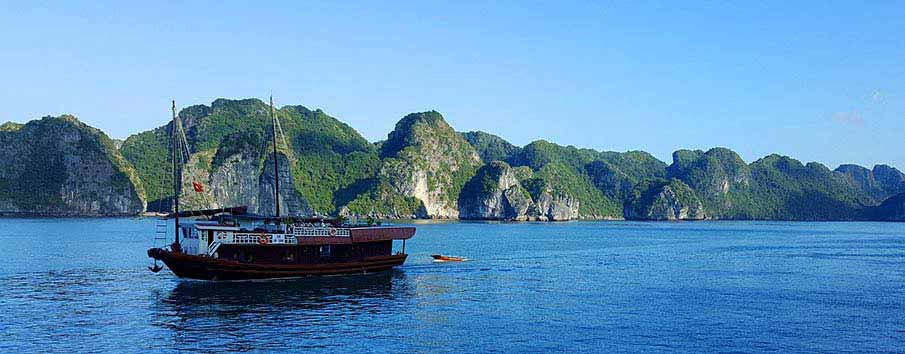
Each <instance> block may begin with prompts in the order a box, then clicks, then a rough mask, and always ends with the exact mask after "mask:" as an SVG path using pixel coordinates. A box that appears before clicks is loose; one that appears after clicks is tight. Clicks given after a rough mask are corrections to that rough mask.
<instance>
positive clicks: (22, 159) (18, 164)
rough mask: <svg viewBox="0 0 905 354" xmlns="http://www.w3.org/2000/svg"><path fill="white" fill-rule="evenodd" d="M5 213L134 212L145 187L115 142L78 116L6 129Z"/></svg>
mask: <svg viewBox="0 0 905 354" xmlns="http://www.w3.org/2000/svg"><path fill="white" fill-rule="evenodd" d="M0 145H2V148H0V160H2V161H3V162H4V164H3V168H2V169H0V213H3V214H16V215H20V214H26V215H48V216H54V215H91V216H100V215H130V214H136V213H139V212H141V211H142V210H143V209H144V190H143V189H142V188H141V185H140V183H139V180H138V175H137V173H136V172H135V170H134V169H133V168H132V166H131V165H130V164H129V162H127V161H126V159H124V158H123V157H122V155H120V153H119V151H117V150H116V147H115V146H114V143H113V140H111V139H110V138H109V137H107V135H106V134H104V133H103V132H101V131H100V130H98V129H95V128H92V127H89V126H87V125H85V124H84V123H82V122H80V121H79V120H78V119H76V118H75V117H74V116H70V115H63V116H59V117H44V118H42V119H40V120H33V121H31V122H28V123H27V124H24V125H22V124H15V123H12V124H11V123H7V124H4V125H3V126H2V127H0Z"/></svg>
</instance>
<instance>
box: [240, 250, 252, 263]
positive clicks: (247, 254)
mask: <svg viewBox="0 0 905 354" xmlns="http://www.w3.org/2000/svg"><path fill="white" fill-rule="evenodd" d="M239 260H240V261H242V262H253V261H254V260H255V255H254V253H253V252H251V251H242V254H241V258H239Z"/></svg>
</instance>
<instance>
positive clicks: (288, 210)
mask: <svg viewBox="0 0 905 354" xmlns="http://www.w3.org/2000/svg"><path fill="white" fill-rule="evenodd" d="M276 116H277V118H278V120H279V122H280V126H281V129H280V132H279V133H278V135H277V137H278V138H277V146H278V150H279V158H280V168H281V171H280V200H281V203H280V204H281V213H282V214H284V215H308V214H312V213H315V212H317V213H321V214H330V213H335V212H336V211H337V208H338V207H339V206H337V205H335V201H336V200H338V199H342V200H348V199H350V198H349V197H348V196H345V195H344V194H343V193H348V190H347V188H349V187H350V186H353V185H355V184H356V183H358V181H359V180H362V179H367V178H370V177H371V176H373V175H374V174H375V173H376V164H377V163H376V161H377V159H378V158H377V152H376V149H375V148H374V147H373V146H372V145H371V144H370V143H368V142H367V141H366V140H365V139H364V138H362V137H361V136H360V135H359V134H358V133H357V132H356V131H355V130H354V129H352V128H351V127H349V126H348V125H346V124H344V123H342V122H339V121H338V120H336V119H335V118H333V117H330V116H328V115H326V114H325V113H324V112H322V111H320V110H314V111H312V110H309V109H307V108H305V107H303V106H285V107H282V108H280V109H278V110H277V111H276ZM179 119H180V120H181V121H182V124H183V126H184V130H185V132H186V139H187V142H188V145H189V152H190V155H191V156H190V161H188V163H187V164H186V165H185V171H184V173H183V189H182V190H183V193H182V195H181V202H182V203H183V205H182V207H183V208H214V207H225V206H236V205H245V206H248V207H249V210H251V211H253V212H259V213H264V214H270V213H273V212H274V209H275V201H274V198H273V187H274V174H273V165H272V164H273V154H272V149H273V145H272V143H271V141H272V138H271V137H272V135H271V134H272V133H271V126H270V125H271V124H270V122H271V120H270V116H269V107H268V106H267V105H266V104H264V103H263V102H261V101H260V100H256V99H246V100H225V99H218V100H216V101H214V102H213V103H212V104H211V106H204V105H198V106H191V107H187V108H185V109H184V110H182V111H181V112H180V113H179ZM169 129H170V126H169V124H168V125H167V126H164V127H160V128H157V129H155V130H153V131H149V132H144V133H140V134H136V135H133V136H131V137H129V138H128V139H126V141H125V142H124V143H123V147H122V151H123V154H124V155H125V156H126V157H127V158H128V159H129V160H130V161H132V162H133V163H134V165H135V166H136V167H137V169H138V171H139V174H140V175H141V177H142V182H143V183H144V185H145V186H146V187H147V189H148V190H153V197H152V202H151V203H150V208H155V207H157V208H160V209H162V210H169V209H170V208H171V205H170V200H171V198H170V193H171V189H172V188H170V186H169V184H170V182H169V181H170V180H171V178H170V176H169V175H168V174H169V170H170V168H169V165H170V164H172V162H171V160H170V153H169V136H168V133H167V132H168V131H169ZM192 182H201V183H202V184H204V185H205V187H206V188H205V191H204V192H196V191H195V190H193V188H191V183H192ZM152 210H153V209H152Z"/></svg>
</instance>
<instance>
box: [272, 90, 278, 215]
mask: <svg viewBox="0 0 905 354" xmlns="http://www.w3.org/2000/svg"><path fill="white" fill-rule="evenodd" d="M270 129H271V131H272V132H273V134H271V137H272V138H273V200H274V203H275V204H276V212H277V213H276V217H277V223H279V220H280V159H279V157H278V156H277V118H276V115H274V113H273V95H270Z"/></svg>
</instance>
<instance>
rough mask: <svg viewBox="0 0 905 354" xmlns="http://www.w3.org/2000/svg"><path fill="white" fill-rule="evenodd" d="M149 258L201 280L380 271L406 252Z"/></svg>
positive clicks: (163, 254) (154, 252) (157, 254)
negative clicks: (340, 257)
mask: <svg viewBox="0 0 905 354" xmlns="http://www.w3.org/2000/svg"><path fill="white" fill-rule="evenodd" d="M148 255H149V256H151V257H152V258H155V259H159V260H161V261H163V263H164V264H166V265H167V267H169V268H170V270H171V271H172V272H173V274H176V276H178V277H180V278H189V279H200V280H247V279H274V278H296V277H308V276H324V275H342V274H361V273H372V272H379V271H384V270H388V269H392V268H393V267H396V266H399V265H402V264H403V263H404V262H405V259H406V258H407V257H408V255H406V254H396V255H389V256H376V257H366V258H363V259H361V260H356V261H348V262H335V263H319V264H256V263H243V262H237V261H231V260H222V259H214V258H209V257H202V256H193V255H188V254H184V253H173V252H171V251H168V250H164V249H160V248H154V249H151V250H148Z"/></svg>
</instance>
